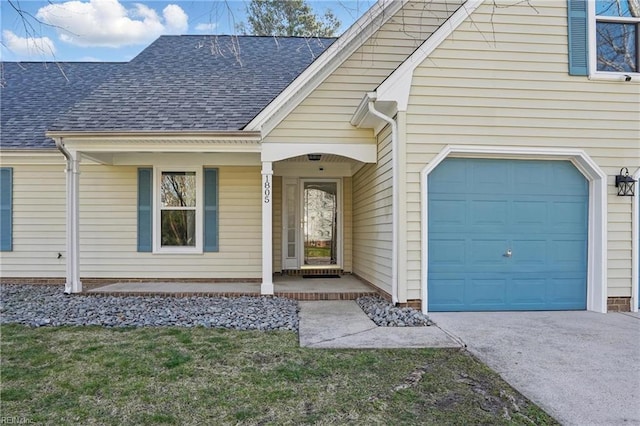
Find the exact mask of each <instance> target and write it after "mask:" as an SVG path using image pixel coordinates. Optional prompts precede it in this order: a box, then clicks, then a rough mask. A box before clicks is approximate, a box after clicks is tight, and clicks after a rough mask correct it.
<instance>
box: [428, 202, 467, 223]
mask: <svg viewBox="0 0 640 426" xmlns="http://www.w3.org/2000/svg"><path fill="white" fill-rule="evenodd" d="M435 202H436V203H437V204H438V209H435V210H433V211H432V212H431V216H430V217H429V221H430V222H431V223H432V224H433V226H434V227H438V228H440V229H441V230H445V229H443V228H442V227H458V228H459V229H462V228H461V227H464V226H466V224H467V221H466V211H467V206H466V204H467V202H466V201H464V200H451V199H445V198H443V197H439V198H437V199H436V200H435ZM453 230H455V229H453Z"/></svg>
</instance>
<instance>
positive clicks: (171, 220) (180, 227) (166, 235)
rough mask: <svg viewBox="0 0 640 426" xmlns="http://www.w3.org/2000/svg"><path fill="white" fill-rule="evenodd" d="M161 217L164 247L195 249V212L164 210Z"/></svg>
mask: <svg viewBox="0 0 640 426" xmlns="http://www.w3.org/2000/svg"><path fill="white" fill-rule="evenodd" d="M161 217H162V220H161V221H162V229H161V237H162V246H174V247H175V246H178V247H195V245H196V212H195V210H163V211H162V212H161Z"/></svg>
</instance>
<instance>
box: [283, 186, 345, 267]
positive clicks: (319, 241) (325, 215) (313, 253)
mask: <svg viewBox="0 0 640 426" xmlns="http://www.w3.org/2000/svg"><path fill="white" fill-rule="evenodd" d="M339 182H340V181H339V180H337V179H316V180H311V179H308V180H305V179H301V180H298V179H287V178H285V179H283V182H282V200H283V205H282V212H283V215H282V216H283V217H282V267H283V269H301V268H304V267H308V268H314V267H315V268H317V267H327V266H329V267H330V266H337V265H339V261H340V256H339V251H340V243H339V241H340V240H339V238H340V237H339V229H340V228H339V222H340V210H339V208H340V206H339V205H338V200H339V199H340V194H339V188H340V185H339Z"/></svg>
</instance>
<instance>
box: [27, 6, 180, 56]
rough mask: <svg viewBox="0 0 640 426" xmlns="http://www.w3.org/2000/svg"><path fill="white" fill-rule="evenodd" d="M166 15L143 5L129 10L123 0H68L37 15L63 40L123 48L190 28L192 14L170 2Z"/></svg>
mask: <svg viewBox="0 0 640 426" xmlns="http://www.w3.org/2000/svg"><path fill="white" fill-rule="evenodd" d="M162 13H163V16H162V17H160V16H159V15H158V13H157V12H156V11H155V10H154V9H152V8H150V7H148V6H146V5H144V4H142V3H136V4H135V7H134V8H132V9H129V10H127V9H126V8H125V7H124V6H123V5H122V4H120V1H119V0H89V1H88V2H84V1H77V0H73V1H66V2H64V3H52V4H49V5H47V6H45V7H42V8H40V9H39V10H38V13H37V14H36V16H37V18H38V19H40V20H41V21H43V22H45V23H47V24H49V25H53V26H55V27H56V28H57V31H58V35H59V37H60V40H62V41H64V42H67V43H70V44H74V45H77V46H83V47H114V48H117V47H121V46H128V45H135V44H145V43H148V42H150V41H151V40H153V39H155V38H157V37H158V36H160V35H161V34H177V33H182V32H185V31H186V30H187V28H188V16H187V14H186V13H185V12H184V10H182V8H181V7H180V6H177V5H175V4H170V5H168V6H167V7H165V8H164V10H163V11H162Z"/></svg>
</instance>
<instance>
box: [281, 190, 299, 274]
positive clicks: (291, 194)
mask: <svg viewBox="0 0 640 426" xmlns="http://www.w3.org/2000/svg"><path fill="white" fill-rule="evenodd" d="M298 193H299V191H298V179H286V178H285V179H283V180H282V201H283V203H282V204H283V205H282V211H283V213H284V214H283V215H282V216H283V217H282V267H283V269H300V262H299V259H298V252H299V250H298V246H299V240H300V233H299V228H300V225H299V224H300V214H299V213H298V211H299V204H300V203H299V200H298V198H299V197H298Z"/></svg>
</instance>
